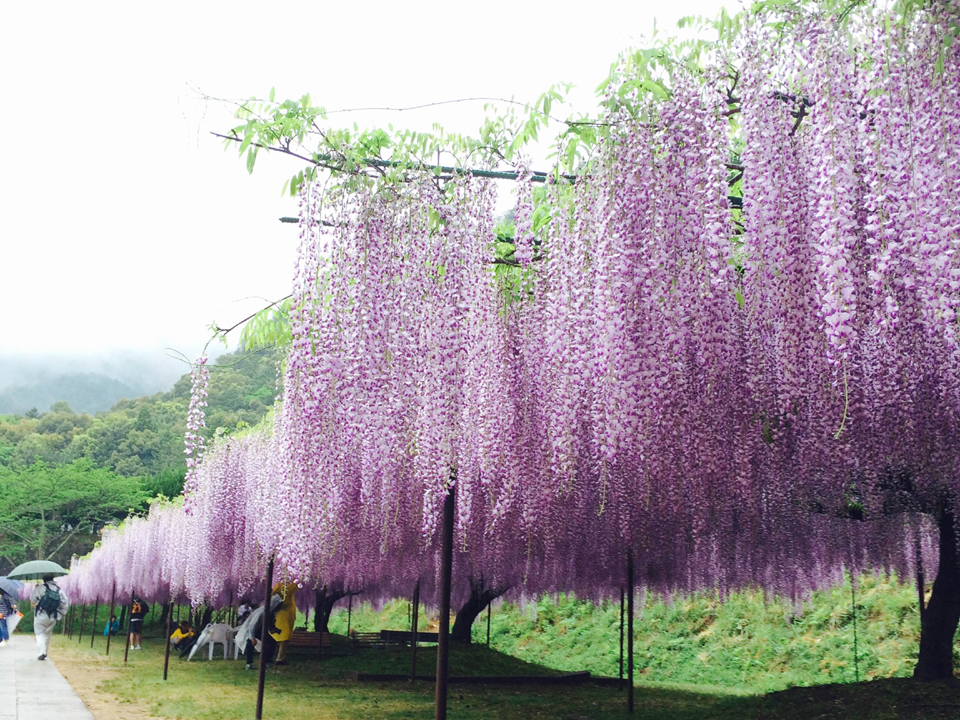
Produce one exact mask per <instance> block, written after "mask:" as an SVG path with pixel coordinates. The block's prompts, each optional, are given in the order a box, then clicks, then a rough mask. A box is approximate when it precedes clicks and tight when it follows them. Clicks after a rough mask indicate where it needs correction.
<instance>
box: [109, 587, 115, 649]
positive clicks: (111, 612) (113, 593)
mask: <svg viewBox="0 0 960 720" xmlns="http://www.w3.org/2000/svg"><path fill="white" fill-rule="evenodd" d="M116 599H117V583H116V582H114V583H113V590H111V591H110V612H109V613H108V614H107V655H109V654H110V636H111V635H113V628H112V627H111V626H110V618H111V617H113V604H114V602H116Z"/></svg>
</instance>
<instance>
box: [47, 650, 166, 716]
mask: <svg viewBox="0 0 960 720" xmlns="http://www.w3.org/2000/svg"><path fill="white" fill-rule="evenodd" d="M57 640H60V638H59V636H58V637H56V638H55V639H54V643H55V645H54V647H53V654H52V657H51V659H52V660H53V661H54V664H55V665H56V666H57V670H59V671H60V674H61V675H63V676H64V677H65V678H66V679H67V682H68V683H70V687H72V688H73V691H74V692H75V693H76V694H77V695H79V696H80V699H81V700H83V702H84V704H85V705H86V706H87V708H88V709H89V710H90V712H91V713H92V714H93V717H94V718H95V720H156V719H155V718H154V716H153V715H150V714H149V713H148V712H147V711H146V710H144V709H142V708H139V707H137V706H136V705H132V704H130V703H126V702H121V701H119V700H118V699H117V698H116V697H114V696H113V695H111V694H109V693H107V692H104V691H103V690H100V689H98V687H97V686H98V685H99V684H100V683H101V682H103V681H104V680H106V679H108V678H112V677H115V676H116V671H115V670H112V669H110V668H109V667H107V666H106V662H105V660H104V659H102V658H100V657H98V656H96V655H90V654H87V653H82V652H80V651H78V650H77V649H76V648H75V647H73V646H72V643H65V642H56V641H57ZM120 651H121V654H122V652H123V647H122V646H121V647H120Z"/></svg>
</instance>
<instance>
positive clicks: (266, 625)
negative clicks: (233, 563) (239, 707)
mask: <svg viewBox="0 0 960 720" xmlns="http://www.w3.org/2000/svg"><path fill="white" fill-rule="evenodd" d="M272 590H273V558H270V562H268V563H267V587H266V592H267V595H266V597H265V598H264V600H263V631H262V633H261V635H260V673H259V677H258V678H257V720H263V687H264V685H266V682H267V631H268V630H269V629H270V626H271V625H273V622H272V620H273V619H272V618H271V617H270V599H271V597H272V595H273V592H272Z"/></svg>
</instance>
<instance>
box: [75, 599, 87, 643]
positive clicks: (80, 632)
mask: <svg viewBox="0 0 960 720" xmlns="http://www.w3.org/2000/svg"><path fill="white" fill-rule="evenodd" d="M86 617H87V606H86V605H84V606H83V607H81V608H80V629H79V630H77V645H79V644H80V642H81V641H82V640H83V621H84V620H85V619H86Z"/></svg>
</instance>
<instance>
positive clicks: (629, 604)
mask: <svg viewBox="0 0 960 720" xmlns="http://www.w3.org/2000/svg"><path fill="white" fill-rule="evenodd" d="M633 595H634V593H633V551H632V550H630V551H628V552H627V682H628V683H629V684H628V685H627V712H629V713H631V714H632V713H633Z"/></svg>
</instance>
